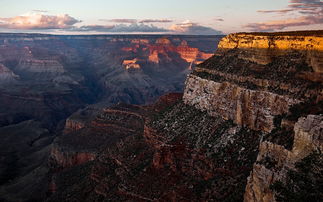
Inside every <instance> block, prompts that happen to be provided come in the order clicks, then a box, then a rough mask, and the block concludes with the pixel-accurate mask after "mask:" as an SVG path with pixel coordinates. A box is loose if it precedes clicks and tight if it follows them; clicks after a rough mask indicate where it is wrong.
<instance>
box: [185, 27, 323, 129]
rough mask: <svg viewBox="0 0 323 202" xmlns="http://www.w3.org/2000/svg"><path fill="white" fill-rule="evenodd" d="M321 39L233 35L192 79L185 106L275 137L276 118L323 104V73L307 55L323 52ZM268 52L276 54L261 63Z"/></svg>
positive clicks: (186, 88)
mask: <svg viewBox="0 0 323 202" xmlns="http://www.w3.org/2000/svg"><path fill="white" fill-rule="evenodd" d="M318 34H320V32H318ZM321 40H322V36H320V35H319V36H306V33H305V35H304V36H302V33H299V34H298V35H295V36H288V33H282V34H279V33H277V34H272V35H270V34H269V35H268V36H266V35H264V34H259V35H257V34H232V35H228V36H227V37H225V38H223V39H222V40H221V42H220V44H219V49H218V51H217V52H216V55H215V56H214V57H213V58H211V59H209V60H207V61H206V62H204V63H203V64H202V65H200V66H198V67H197V68H196V69H195V71H194V72H193V75H190V76H189V77H188V79H187V81H186V87H185V91H184V102H185V103H187V104H190V105H192V106H195V107H197V108H199V109H201V110H206V111H207V112H209V113H210V114H211V115H212V114H220V115H221V116H222V117H223V118H225V119H231V120H233V121H234V122H235V123H237V124H240V125H245V126H248V127H250V128H252V129H256V130H262V131H266V132H270V131H271V130H272V129H273V128H274V117H275V116H277V115H282V114H286V113H287V112H288V111H289V108H290V107H291V106H293V105H295V104H297V103H300V102H304V101H306V100H308V99H314V97H315V99H317V102H318V101H319V100H320V99H321V96H322V93H323V91H322V88H321V87H322V86H321V84H320V83H321V82H322V81H323V78H322V74H321V72H320V71H317V70H318V69H319V67H318V66H317V65H316V64H312V63H308V52H306V51H310V52H311V51H312V50H313V51H316V52H317V51H319V52H318V53H321V52H320V51H321V48H322V44H321ZM268 44H269V45H268ZM288 47H290V48H288ZM263 51H267V52H268V51H269V52H272V54H271V55H266V58H267V59H268V60H267V59H264V60H262V59H261V58H262V54H263ZM304 51H305V52H304ZM250 58H257V59H259V61H254V60H252V59H250ZM260 60H262V61H260Z"/></svg>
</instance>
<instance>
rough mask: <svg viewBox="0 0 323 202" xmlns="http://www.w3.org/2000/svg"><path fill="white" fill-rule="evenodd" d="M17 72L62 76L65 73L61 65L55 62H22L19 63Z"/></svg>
mask: <svg viewBox="0 0 323 202" xmlns="http://www.w3.org/2000/svg"><path fill="white" fill-rule="evenodd" d="M19 70H23V71H27V72H33V73H45V72H47V73H53V74H62V73H64V72H65V70H64V67H63V65H61V64H60V63H59V62H58V61H55V60H35V59H33V60H22V61H20V63H19Z"/></svg>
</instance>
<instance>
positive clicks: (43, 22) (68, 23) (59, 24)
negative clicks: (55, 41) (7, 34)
mask: <svg viewBox="0 0 323 202" xmlns="http://www.w3.org/2000/svg"><path fill="white" fill-rule="evenodd" d="M79 22H81V21H79V20H77V19H75V18H73V17H71V16H69V15H67V14H63V15H43V14H40V13H29V14H26V15H21V16H16V17H12V18H0V28H7V29H67V28H71V27H73V25H74V24H76V23H79Z"/></svg>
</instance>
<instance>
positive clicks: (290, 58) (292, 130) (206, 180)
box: [48, 32, 323, 201]
mask: <svg viewBox="0 0 323 202" xmlns="http://www.w3.org/2000/svg"><path fill="white" fill-rule="evenodd" d="M310 34H311V33H308V32H300V33H297V34H296V33H275V34H268V35H266V34H262V33H251V34H247V33H243V34H235V35H229V36H227V37H225V38H224V39H223V40H222V41H221V42H220V46H219V47H220V48H219V49H218V51H217V52H216V53H215V55H214V56H213V57H211V58H209V59H207V60H206V61H205V62H203V63H201V64H200V65H198V66H197V67H196V68H195V70H194V71H193V72H192V73H191V74H190V75H189V76H188V77H187V80H186V83H185V90H184V94H183V96H182V99H181V95H178V94H170V95H167V96H164V97H162V98H161V99H160V100H159V101H157V103H155V104H152V105H147V106H141V107H139V108H138V106H122V105H117V106H115V107H116V108H117V109H115V108H113V107H112V108H107V109H105V110H103V111H101V112H100V113H99V115H98V116H97V118H95V119H94V121H91V122H88V123H91V124H87V125H85V126H82V127H83V128H82V129H76V133H75V134H77V135H79V134H85V133H83V132H82V130H85V131H86V130H87V131H92V132H87V134H91V137H94V136H95V134H99V133H100V132H98V131H100V130H101V129H102V130H106V131H109V132H107V133H106V134H105V135H104V134H101V136H100V137H101V138H102V137H103V136H107V137H110V136H111V135H112V134H115V132H113V131H115V128H118V130H119V131H124V130H125V128H127V130H129V129H130V130H131V129H134V128H133V124H135V125H136V126H137V128H136V129H135V132H132V134H128V135H126V136H123V135H121V136H118V137H119V138H120V139H118V141H116V142H114V143H107V142H106V143H103V142H104V141H100V142H101V143H102V145H101V146H98V147H97V148H102V150H100V152H98V153H97V155H96V157H95V159H88V160H89V161H88V162H83V164H81V165H78V166H72V167H70V169H67V170H63V171H61V172H58V173H56V174H55V177H54V178H53V183H54V184H55V187H56V189H55V192H53V194H52V195H51V197H50V198H49V199H48V201H58V200H59V201H79V200H83V201H96V200H113V201H129V200H132V201H211V200H215V201H222V200H224V201H242V200H245V201H275V200H276V199H277V198H279V197H280V198H283V197H286V196H285V195H282V193H280V192H279V191H277V189H275V187H278V186H281V187H284V183H287V181H288V180H289V179H290V172H294V173H296V174H297V173H298V172H303V171H302V170H299V169H300V167H299V165H300V162H302V161H304V159H306V158H312V157H311V155H312V153H313V152H320V151H321V150H322V140H321V136H322V126H323V125H322V123H323V122H322V115H321V114H322V113H323V109H322V106H323V105H322V98H323V96H322V77H321V76H322V75H321V72H320V71H317V69H319V68H320V67H319V66H318V65H317V64H319V63H312V62H309V61H311V60H312V59H309V58H310V56H311V54H312V50H313V49H314V48H313V47H316V46H315V45H313V44H312V43H314V44H317V43H318V42H319V41H320V40H321V38H322V33H321V32H315V36H313V38H312V40H309V39H308V37H312V36H310ZM281 40H287V41H281ZM158 43H160V44H165V47H168V48H169V47H172V43H170V41H167V40H164V39H163V40H158ZM240 43H241V44H242V45H239V44H240ZM137 44H138V43H137ZM237 44H238V45H237ZM263 44H271V45H270V47H266V46H265V45H263ZM272 44H276V45H275V47H276V48H272ZM284 44H287V45H284ZM186 45H187V44H186V43H185V42H182V44H179V46H182V47H185V46H186ZM312 45H313V46H312ZM245 47H247V48H245ZM289 47H290V48H289ZM309 47H312V48H309ZM317 47H319V48H316V49H315V51H320V50H319V49H320V47H321V45H318V46H317ZM264 49H266V50H264ZM137 50H138V49H137ZM154 50H155V51H157V52H158V53H159V54H155V56H156V55H158V57H159V55H161V56H162V55H163V54H166V53H167V51H165V50H166V48H165V49H164V48H163V49H158V50H157V49H154ZM275 51H276V52H275ZM317 53H318V54H320V52H317ZM183 55H184V56H183V57H186V56H187V58H189V57H191V56H192V55H193V57H195V56H196V55H198V54H196V53H194V52H193V53H190V54H186V53H184V54H183ZM181 57H182V56H181ZM156 58H157V56H156ZM156 58H154V59H156ZM254 58H257V60H255V59H254ZM156 61H157V60H156ZM100 114H101V115H100ZM100 117H101V118H100ZM102 117H105V118H104V119H102ZM133 117H137V118H135V119H134V118H133ZM99 120H100V121H99ZM135 120H136V121H135ZM111 123H113V124H111ZM71 125H73V124H71ZM105 127H106V129H104V128H105ZM72 128H73V127H72ZM80 128H81V127H80ZM68 137H73V135H72V134H71V135H70V136H68V135H67V136H65V137H64V135H63V136H62V137H61V140H60V141H61V143H60V145H64V144H65V143H64V142H68V141H66V140H64V139H65V138H68ZM82 138H83V137H82ZM82 138H78V139H82ZM85 142H87V141H85ZM82 145H83V147H85V148H90V147H91V146H90V145H91V144H82ZM104 145H105V146H104ZM60 147H61V146H60ZM67 148H74V147H73V146H68V147H67ZM66 151H67V149H66ZM53 156H55V155H53ZM316 158H322V155H321V154H319V156H318V157H316ZM319 162H321V160H319ZM76 164H78V163H76ZM319 165H320V164H319ZM308 169H310V171H313V169H312V170H311V168H310V167H309V168H308ZM313 172H314V173H315V172H320V170H318V171H317V170H314V171H313ZM310 173H311V172H310ZM80 175H82V177H78V176H80ZM68 176H71V177H69V178H68V179H69V181H66V180H63V179H65V178H66V177H68ZM311 179H312V178H310V179H307V178H306V180H307V181H310V180H311ZM288 182H289V181H288ZM318 182H319V181H318ZM293 186H295V187H297V186H298V185H293ZM286 189H288V188H286ZM80 190H86V191H85V192H81V191H80ZM315 190H316V189H315ZM307 191H308V190H307ZM309 192H311V191H309ZM76 193H78V194H76ZM317 194H318V193H317V192H315V191H313V194H312V195H311V196H313V197H311V198H314V199H315V197H316V198H317V197H318V195H317ZM319 194H320V192H319ZM295 197H296V199H297V197H298V196H297V195H295Z"/></svg>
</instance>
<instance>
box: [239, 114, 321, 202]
mask: <svg viewBox="0 0 323 202" xmlns="http://www.w3.org/2000/svg"><path fill="white" fill-rule="evenodd" d="M322 131H323V116H322V115H308V116H307V117H303V118H300V119H299V120H298V122H297V123H296V124H295V126H294V132H295V136H294V144H293V147H292V150H291V151H290V150H287V149H285V148H284V147H283V146H280V145H277V144H274V143H271V142H268V141H264V142H261V143H260V146H259V154H258V157H257V161H256V163H255V164H254V165H253V171H252V172H251V174H250V177H249V178H248V185H247V187H246V193H245V197H244V199H245V201H264V202H265V201H266V202H267V201H268V202H269V201H276V198H275V195H274V192H273V190H272V189H271V187H270V186H271V185H273V184H274V183H275V182H276V181H283V182H284V181H285V180H286V174H287V171H288V169H295V164H296V163H297V162H299V161H301V160H302V159H303V158H305V157H307V156H308V155H310V154H311V153H312V152H316V151H322V149H323V142H322V139H321V137H322V135H323V133H322ZM312 169H314V168H312ZM287 186H291V185H287Z"/></svg>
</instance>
